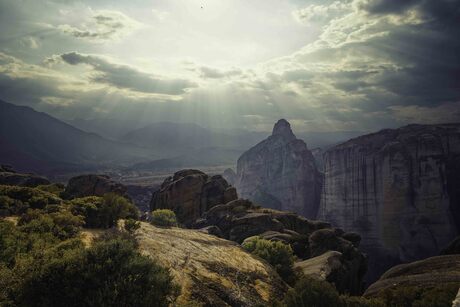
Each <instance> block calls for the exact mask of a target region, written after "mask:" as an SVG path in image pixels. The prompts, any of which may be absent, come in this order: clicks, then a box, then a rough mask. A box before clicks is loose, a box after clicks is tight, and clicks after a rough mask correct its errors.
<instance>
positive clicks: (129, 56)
mask: <svg viewBox="0 0 460 307" xmlns="http://www.w3.org/2000/svg"><path fill="white" fill-rule="evenodd" d="M459 38H460V0H404V1H403V0H332V1H327V0H326V1H324V0H323V1H317V0H311V1H308V0H304V1H301V0H130V1H121V0H118V1H105V0H82V1H73V0H48V1H42V0H0V99H2V100H4V101H7V102H11V103H14V104H18V105H27V106H31V107H33V108H34V109H36V110H38V111H43V112H47V113H49V114H51V115H53V116H55V117H57V118H60V119H64V120H72V119H113V120H120V119H122V120H128V121H138V122H146V123H148V122H160V121H172V122H192V123H197V124H200V125H202V126H205V127H210V128H223V129H234V128H242V129H248V130H255V131H269V130H270V129H271V128H272V126H273V124H274V123H275V122H276V121H277V120H278V119H279V118H286V119H288V120H289V121H290V122H291V125H292V126H293V127H294V129H295V131H301V132H303V131H305V132H308V131H321V132H326V131H374V130H379V129H382V128H387V127H398V126H403V125H405V124H408V123H422V124H434V123H445V122H460V39H459Z"/></svg>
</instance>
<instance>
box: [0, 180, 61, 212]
mask: <svg viewBox="0 0 460 307" xmlns="http://www.w3.org/2000/svg"><path fill="white" fill-rule="evenodd" d="M61 202H62V200H61V199H60V198H58V197H57V196H56V195H54V194H52V193H49V192H45V191H42V190H40V189H35V188H29V187H20V186H7V185H0V215H1V216H8V215H20V214H23V213H24V212H26V211H27V209H29V208H31V209H45V208H46V207H47V206H49V205H60V204H61Z"/></svg>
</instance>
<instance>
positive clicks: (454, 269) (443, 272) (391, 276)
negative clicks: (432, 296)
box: [364, 255, 460, 297]
mask: <svg viewBox="0 0 460 307" xmlns="http://www.w3.org/2000/svg"><path fill="white" fill-rule="evenodd" d="M451 283H452V284H458V285H459V286H460V255H447V256H436V257H431V258H428V259H425V260H420V261H416V262H412V263H409V264H401V265H398V266H396V267H394V268H392V269H390V270H388V271H387V272H386V273H385V274H383V275H382V277H381V278H380V279H379V280H378V281H377V282H375V283H374V284H372V285H371V286H370V287H369V288H368V289H367V290H366V292H365V293H364V295H365V296H367V297H373V296H378V294H379V293H380V292H381V291H384V290H386V289H397V288H398V287H401V286H404V287H407V286H417V287H419V288H421V289H424V288H428V287H433V286H439V285H443V284H451Z"/></svg>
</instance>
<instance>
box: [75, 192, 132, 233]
mask: <svg viewBox="0 0 460 307" xmlns="http://www.w3.org/2000/svg"><path fill="white" fill-rule="evenodd" d="M70 206H71V210H72V212H73V214H75V215H82V216H84V218H85V227H88V228H111V227H113V226H115V225H116V223H117V221H118V220H119V219H123V218H133V219H137V218H138V215H139V213H138V209H137V208H136V206H134V205H133V204H132V203H131V202H129V201H128V200H127V199H126V198H124V197H122V196H119V195H117V194H114V193H108V194H106V195H104V197H97V196H89V197H83V198H76V199H73V200H71V201H70Z"/></svg>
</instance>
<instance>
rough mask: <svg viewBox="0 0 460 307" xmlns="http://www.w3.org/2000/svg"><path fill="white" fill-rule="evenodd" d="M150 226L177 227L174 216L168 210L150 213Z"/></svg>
mask: <svg viewBox="0 0 460 307" xmlns="http://www.w3.org/2000/svg"><path fill="white" fill-rule="evenodd" d="M152 224H153V225H155V226H161V227H173V226H177V219H176V214H175V213H174V212H173V211H171V210H169V209H158V210H155V211H153V212H152Z"/></svg>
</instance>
